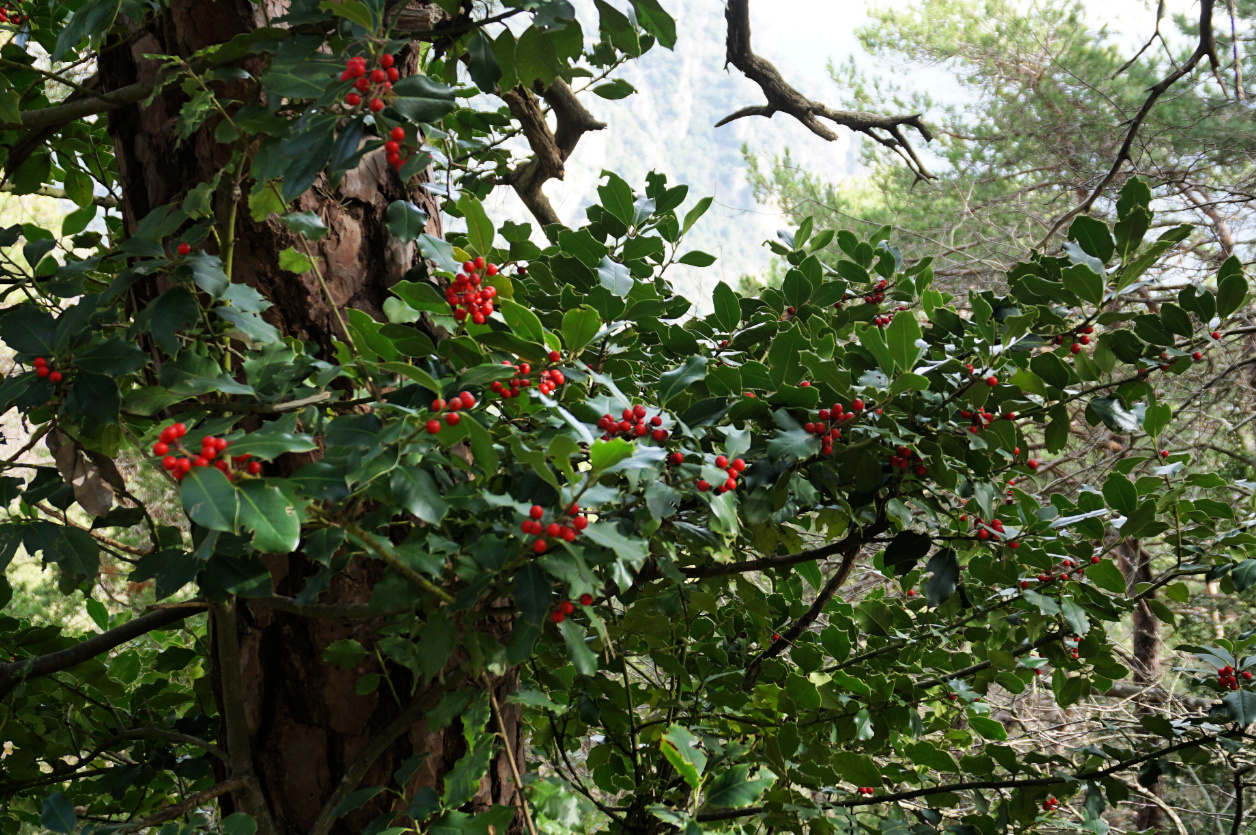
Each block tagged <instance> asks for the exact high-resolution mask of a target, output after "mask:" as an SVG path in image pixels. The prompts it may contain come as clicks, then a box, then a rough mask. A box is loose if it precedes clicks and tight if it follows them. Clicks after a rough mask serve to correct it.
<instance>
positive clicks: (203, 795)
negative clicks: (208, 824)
mask: <svg viewBox="0 0 1256 835" xmlns="http://www.w3.org/2000/svg"><path fill="white" fill-rule="evenodd" d="M248 791H249V785H248V783H247V781H245V780H244V779H243V778H240V777H232V778H231V779H230V780H224V781H223V782H221V783H219V784H218V785H216V786H210V787H209V788H207V789H205V791H201V792H197V793H196V794H194V795H192V796H190V797H188V798H186V799H184V800H181V801H179V802H178V803H175V804H173V805H171V806H167V807H165V808H164V809H158V810H157V811H156V812H154V813H153V814H151V815H149V816H148V817H146V818H140V819H139V820H134V821H131V822H130V823H128V824H124V825H123V826H120V827H118V828H117V829H112V828H111V829H110V831H112V832H118V833H121V832H134V831H135V830H137V829H147V828H148V827H150V826H158V825H159V824H163V823H165V822H166V821H172V820H174V819H175V818H179V817H182V816H183V815H186V814H187V813H188V812H190V811H192V810H193V809H197V808H200V807H201V806H204V805H205V804H206V802H208V801H210V800H213V799H214V798H215V797H222V796H223V795H224V794H231V793H233V792H241V793H244V792H248Z"/></svg>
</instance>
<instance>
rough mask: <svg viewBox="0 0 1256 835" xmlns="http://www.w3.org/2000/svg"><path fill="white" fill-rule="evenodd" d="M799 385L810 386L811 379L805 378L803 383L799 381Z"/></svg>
mask: <svg viewBox="0 0 1256 835" xmlns="http://www.w3.org/2000/svg"><path fill="white" fill-rule="evenodd" d="M798 385H800V386H802V387H803V388H808V387H809V386H810V385H811V381H810V380H803V381H802V382H801V383H799V384H798Z"/></svg>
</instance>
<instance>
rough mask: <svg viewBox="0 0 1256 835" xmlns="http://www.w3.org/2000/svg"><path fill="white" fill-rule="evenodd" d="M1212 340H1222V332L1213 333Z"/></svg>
mask: <svg viewBox="0 0 1256 835" xmlns="http://www.w3.org/2000/svg"><path fill="white" fill-rule="evenodd" d="M1212 338H1213V339H1220V338H1221V331H1213V332H1212Z"/></svg>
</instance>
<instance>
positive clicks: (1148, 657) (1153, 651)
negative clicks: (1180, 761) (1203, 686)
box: [1117, 539, 1164, 832]
mask: <svg viewBox="0 0 1256 835" xmlns="http://www.w3.org/2000/svg"><path fill="white" fill-rule="evenodd" d="M1117 555H1118V557H1119V561H1120V565H1121V570H1122V572H1124V574H1125V588H1126V593H1127V594H1129V595H1131V596H1132V595H1134V594H1135V593H1137V590H1138V585H1139V584H1140V583H1150V582H1151V580H1152V574H1151V554H1150V553H1149V552H1148V551H1147V549H1146V548H1144V547H1143V546H1142V543H1140V542H1139V541H1138V540H1136V539H1127V540H1125V541H1124V542H1122V543H1121V545H1120V546H1119V547H1118V548H1117ZM1154 594H1155V593H1154V592H1153V593H1152V595H1149V596H1154ZM1132 629H1133V633H1134V635H1133V650H1134V653H1133V654H1134V665H1133V666H1134V682H1135V683H1136V684H1138V685H1139V687H1140V688H1146V687H1150V686H1152V685H1154V684H1155V683H1156V682H1157V681H1158V680H1159V670H1160V621H1159V620H1158V619H1157V618H1156V616H1155V614H1154V613H1153V612H1152V611H1151V607H1150V606H1148V605H1147V601H1146V600H1142V601H1139V603H1138V605H1137V606H1135V607H1134V617H1133V623H1132ZM1138 711H1139V713H1140V714H1149V713H1154V712H1155V709H1154V707H1153V706H1152V705H1148V704H1143V703H1141V702H1140V703H1139V705H1138ZM1147 789H1148V790H1149V791H1151V792H1153V793H1154V794H1155V795H1156V796H1157V797H1160V796H1162V794H1163V789H1162V787H1161V785H1160V779H1159V778H1158V777H1157V778H1155V779H1154V780H1152V781H1150V782H1149V784H1148V785H1147ZM1163 819H1164V810H1163V809H1161V808H1160V806H1159V805H1157V804H1156V803H1153V802H1152V801H1150V800H1144V801H1142V803H1141V805H1140V806H1139V807H1138V822H1137V827H1138V829H1139V830H1140V831H1141V830H1154V831H1157V832H1158V831H1160V826H1161V823H1162V822H1163Z"/></svg>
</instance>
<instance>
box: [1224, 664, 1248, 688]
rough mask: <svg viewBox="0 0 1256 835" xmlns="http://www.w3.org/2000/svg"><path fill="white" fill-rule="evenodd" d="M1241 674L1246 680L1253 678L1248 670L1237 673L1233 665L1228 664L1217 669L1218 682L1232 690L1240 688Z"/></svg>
mask: <svg viewBox="0 0 1256 835" xmlns="http://www.w3.org/2000/svg"><path fill="white" fill-rule="evenodd" d="M1239 676H1242V677H1243V680H1244V681H1251V680H1252V674H1251V673H1250V672H1248V671H1247V670H1244V671H1243V672H1241V673H1237V672H1235V670H1234V668H1233V667H1231V666H1230V665H1229V664H1227V665H1225V666H1224V667H1222V668H1221V669H1220V670H1217V683H1218V684H1220V685H1221V686H1222V687H1228V688H1230V689H1231V690H1238V689H1239Z"/></svg>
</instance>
